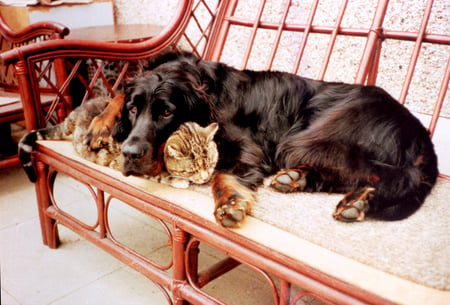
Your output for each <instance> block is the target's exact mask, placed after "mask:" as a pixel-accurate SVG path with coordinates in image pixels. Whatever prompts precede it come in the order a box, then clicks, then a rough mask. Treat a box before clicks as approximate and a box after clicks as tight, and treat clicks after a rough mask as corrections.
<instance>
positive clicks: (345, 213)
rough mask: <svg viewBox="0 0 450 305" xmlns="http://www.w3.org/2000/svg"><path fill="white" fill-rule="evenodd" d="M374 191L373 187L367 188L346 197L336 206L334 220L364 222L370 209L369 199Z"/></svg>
mask: <svg viewBox="0 0 450 305" xmlns="http://www.w3.org/2000/svg"><path fill="white" fill-rule="evenodd" d="M373 191H375V189H374V188H373V187H365V188H362V189H359V190H357V191H354V192H350V193H348V194H347V195H345V197H344V198H343V199H342V200H341V201H340V202H339V203H338V205H337V206H336V209H335V211H334V213H333V217H334V219H336V220H340V221H345V222H354V221H362V220H363V219H364V217H365V213H366V212H367V210H368V209H369V197H370V196H371V194H372V193H373Z"/></svg>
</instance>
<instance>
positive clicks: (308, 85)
mask: <svg viewBox="0 0 450 305" xmlns="http://www.w3.org/2000/svg"><path fill="white" fill-rule="evenodd" d="M149 70H150V71H147V72H145V73H143V74H142V75H140V76H138V77H137V78H135V79H134V80H133V81H132V82H131V83H130V84H129V85H128V87H127V91H126V98H125V106H124V108H123V113H122V119H121V121H120V122H119V124H118V126H117V128H116V130H115V136H116V137H117V139H119V140H121V141H122V140H125V141H124V144H123V155H124V157H125V163H124V174H126V175H129V174H144V175H155V174H157V173H158V172H159V170H160V169H161V152H160V147H161V146H162V145H163V144H164V142H165V141H166V139H167V137H168V136H169V135H170V134H171V133H172V132H173V131H174V130H175V129H177V128H178V126H179V125H180V124H181V123H183V122H186V121H195V122H197V123H199V124H200V125H203V126H205V125H207V124H209V123H211V122H218V123H219V126H220V129H219V132H218V133H217V135H216V137H215V141H216V142H217V145H218V148H219V155H220V160H219V163H218V166H217V169H218V172H219V173H220V172H222V173H224V172H225V173H228V174H230V175H231V176H235V177H237V181H238V182H239V183H240V184H241V185H243V186H245V187H247V188H248V189H251V190H255V189H256V188H257V187H258V186H259V185H261V183H262V181H263V177H264V176H266V175H269V174H273V173H275V172H277V171H278V170H280V169H286V168H287V169H290V168H297V167H299V166H306V167H305V168H307V173H308V175H307V176H306V183H307V184H306V187H305V188H304V190H305V191H325V192H344V193H345V192H352V191H356V190H358V189H361V188H364V187H371V188H372V187H373V188H374V189H375V190H374V191H373V192H372V193H371V195H370V196H367V198H365V199H367V201H368V206H369V207H368V211H367V213H366V214H367V215H370V216H372V217H375V218H379V219H389V220H397V219H402V218H405V217H408V216H409V215H411V214H412V213H413V212H415V211H416V210H417V209H418V208H419V207H420V205H421V204H422V203H423V201H424V199H425V197H426V196H427V195H428V194H429V192H430V190H431V189H432V187H433V185H434V184H435V181H436V178H437V175H438V169H437V158H436V155H435V152H434V149H433V144H432V143H431V141H430V138H429V134H428V132H427V131H426V129H425V128H424V127H423V126H422V125H421V123H420V122H419V121H418V120H417V119H416V118H415V117H414V116H413V115H412V114H411V113H410V112H409V111H408V110H407V109H406V108H405V107H404V106H402V105H401V104H399V103H398V102H397V101H396V100H395V99H393V98H392V97H391V96H390V95H389V94H388V93H387V92H385V91H384V90H383V89H381V88H378V87H375V86H361V85H350V84H343V83H330V82H323V81H315V80H311V79H306V78H301V77H299V76H296V75H292V74H289V73H283V72H255V71H249V70H244V71H240V70H237V69H234V68H232V67H229V66H227V65H225V64H222V63H217V62H209V61H204V60H200V59H198V58H196V57H195V56H193V55H191V54H186V53H169V54H166V55H164V56H162V57H160V58H159V59H158V60H156V61H154V62H153V63H152V64H151V65H150V67H149ZM216 191H217V192H221V190H216ZM221 195H223V194H215V198H216V200H217V198H219V197H221ZM231 197H233V198H235V196H231ZM229 200H232V199H229ZM233 200H234V199H233ZM220 204H223V203H219V205H218V206H217V207H219V208H220ZM233 204H234V203H233ZM299 208H301V207H299ZM222 213H223V211H222ZM240 220H241V219H240V217H237V219H236V222H239V221H240Z"/></svg>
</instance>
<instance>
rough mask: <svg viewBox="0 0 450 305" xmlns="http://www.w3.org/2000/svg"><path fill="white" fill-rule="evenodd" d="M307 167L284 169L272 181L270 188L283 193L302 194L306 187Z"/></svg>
mask: <svg viewBox="0 0 450 305" xmlns="http://www.w3.org/2000/svg"><path fill="white" fill-rule="evenodd" d="M308 173H309V170H308V168H306V167H300V168H292V169H282V170H280V171H279V172H278V173H277V174H276V175H275V176H274V177H273V179H272V182H271V183H270V186H271V187H272V188H274V189H275V190H277V191H279V192H282V193H290V192H301V191H303V190H304V189H305V187H306V176H307V175H308Z"/></svg>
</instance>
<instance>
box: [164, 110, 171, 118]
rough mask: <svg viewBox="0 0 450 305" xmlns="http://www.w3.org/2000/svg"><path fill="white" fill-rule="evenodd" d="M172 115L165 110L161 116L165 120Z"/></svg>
mask: <svg viewBox="0 0 450 305" xmlns="http://www.w3.org/2000/svg"><path fill="white" fill-rule="evenodd" d="M171 115H172V111H170V110H169V109H166V110H164V111H163V113H162V116H163V117H165V118H167V117H170V116H171Z"/></svg>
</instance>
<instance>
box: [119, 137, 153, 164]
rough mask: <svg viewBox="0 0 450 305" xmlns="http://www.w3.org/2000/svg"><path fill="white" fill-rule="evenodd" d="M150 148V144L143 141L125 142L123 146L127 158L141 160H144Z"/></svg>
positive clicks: (123, 152)
mask: <svg viewBox="0 0 450 305" xmlns="http://www.w3.org/2000/svg"><path fill="white" fill-rule="evenodd" d="M149 148H150V144H149V143H146V142H141V141H133V142H132V143H128V142H125V143H123V146H122V154H123V155H124V157H125V158H127V159H129V160H131V159H140V158H142V157H143V156H144V155H145V154H146V153H147V151H148V150H149Z"/></svg>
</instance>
